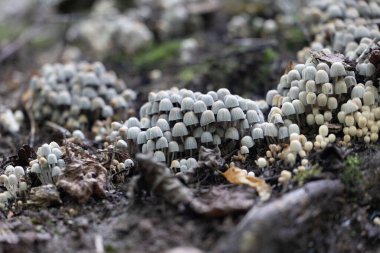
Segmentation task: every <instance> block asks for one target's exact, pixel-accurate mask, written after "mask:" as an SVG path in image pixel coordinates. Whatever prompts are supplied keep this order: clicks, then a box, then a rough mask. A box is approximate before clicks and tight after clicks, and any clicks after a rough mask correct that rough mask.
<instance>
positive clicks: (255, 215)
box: [212, 180, 344, 253]
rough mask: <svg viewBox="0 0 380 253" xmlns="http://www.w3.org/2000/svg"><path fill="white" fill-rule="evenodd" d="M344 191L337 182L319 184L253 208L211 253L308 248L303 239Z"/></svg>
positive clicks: (284, 250)
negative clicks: (312, 225)
mask: <svg viewBox="0 0 380 253" xmlns="http://www.w3.org/2000/svg"><path fill="white" fill-rule="evenodd" d="M343 191H344V186H343V184H342V183H341V182H340V181H338V180H320V181H315V182H310V183H308V184H306V185H304V186H303V187H302V188H300V189H297V190H294V191H292V192H289V193H287V194H285V195H283V196H282V197H281V198H279V199H276V200H274V201H272V202H269V203H266V204H263V205H260V206H254V207H253V208H252V209H251V210H250V211H249V212H248V213H247V214H246V216H245V217H244V218H243V220H242V221H241V222H240V223H239V224H238V226H237V227H236V228H235V229H234V230H233V231H231V233H229V234H228V235H227V236H226V238H221V240H220V241H219V242H218V243H217V245H216V247H215V249H214V250H213V251H212V252H215V253H217V252H218V253H223V252H228V253H245V252H260V253H263V252H264V253H266V252H268V253H269V252H270V253H274V252H293V251H292V250H296V249H300V248H303V247H307V242H306V241H304V240H303V239H302V238H301V237H302V235H305V233H307V230H308V227H310V226H311V224H312V223H313V222H316V220H318V219H320V218H321V214H323V213H326V212H329V211H330V210H331V209H332V210H334V206H336V204H337V203H338V201H339V198H338V197H339V196H340V195H342V194H343ZM322 222H323V221H322ZM304 237H305V236H303V238H304ZM304 249H305V248H304Z"/></svg>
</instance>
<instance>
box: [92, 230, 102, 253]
mask: <svg viewBox="0 0 380 253" xmlns="http://www.w3.org/2000/svg"><path fill="white" fill-rule="evenodd" d="M94 243H95V252H96V253H104V244H103V237H102V236H101V235H99V234H96V235H95V238H94Z"/></svg>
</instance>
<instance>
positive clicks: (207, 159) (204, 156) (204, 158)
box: [198, 146, 224, 170]
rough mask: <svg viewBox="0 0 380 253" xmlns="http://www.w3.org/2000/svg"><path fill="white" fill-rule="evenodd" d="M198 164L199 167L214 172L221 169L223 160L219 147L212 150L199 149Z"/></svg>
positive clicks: (202, 147)
mask: <svg viewBox="0 0 380 253" xmlns="http://www.w3.org/2000/svg"><path fill="white" fill-rule="evenodd" d="M198 164H199V167H207V168H210V169H214V170H218V169H219V168H221V167H222V166H223V164H224V159H223V157H222V154H221V151H220V149H219V147H218V146H217V147H215V148H214V149H210V148H205V147H204V146H201V147H200V148H199V158H198Z"/></svg>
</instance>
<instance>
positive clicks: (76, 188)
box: [57, 158, 107, 203]
mask: <svg viewBox="0 0 380 253" xmlns="http://www.w3.org/2000/svg"><path fill="white" fill-rule="evenodd" d="M106 182H107V170H106V168H104V167H103V166H102V165H101V164H100V163H99V162H97V161H95V160H92V159H89V158H87V159H82V160H79V159H72V160H70V163H68V164H67V165H66V167H65V170H64V173H63V175H61V176H60V177H59V179H58V182H57V186H58V187H59V188H62V189H63V190H64V191H65V192H67V193H68V194H69V195H71V196H72V197H74V198H76V199H77V200H78V202H79V203H86V202H87V201H88V199H89V198H90V197H91V196H95V197H102V198H103V197H105V192H104V189H105V185H106Z"/></svg>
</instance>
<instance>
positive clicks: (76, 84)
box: [30, 62, 136, 130]
mask: <svg viewBox="0 0 380 253" xmlns="http://www.w3.org/2000/svg"><path fill="white" fill-rule="evenodd" d="M30 88H31V90H32V93H31V94H32V101H33V103H32V108H31V109H32V112H33V115H34V118H35V119H36V120H37V122H39V123H44V122H46V121H52V122H54V123H57V124H59V125H61V126H63V127H66V128H67V129H70V130H72V129H81V130H88V129H90V127H91V126H92V125H93V123H94V122H95V121H96V120H100V119H108V118H109V119H114V120H126V119H127V115H128V114H127V111H128V109H129V108H131V105H132V102H133V100H135V98H136V93H135V92H134V91H133V90H131V89H127V86H126V85H125V83H124V82H123V81H122V80H120V79H118V78H117V76H116V75H115V73H113V72H111V71H107V70H106V69H105V67H104V65H103V64H102V63H100V62H94V63H88V62H80V63H66V64H46V65H44V66H43V67H42V70H41V74H40V75H35V76H33V78H32V79H31V81H30Z"/></svg>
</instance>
